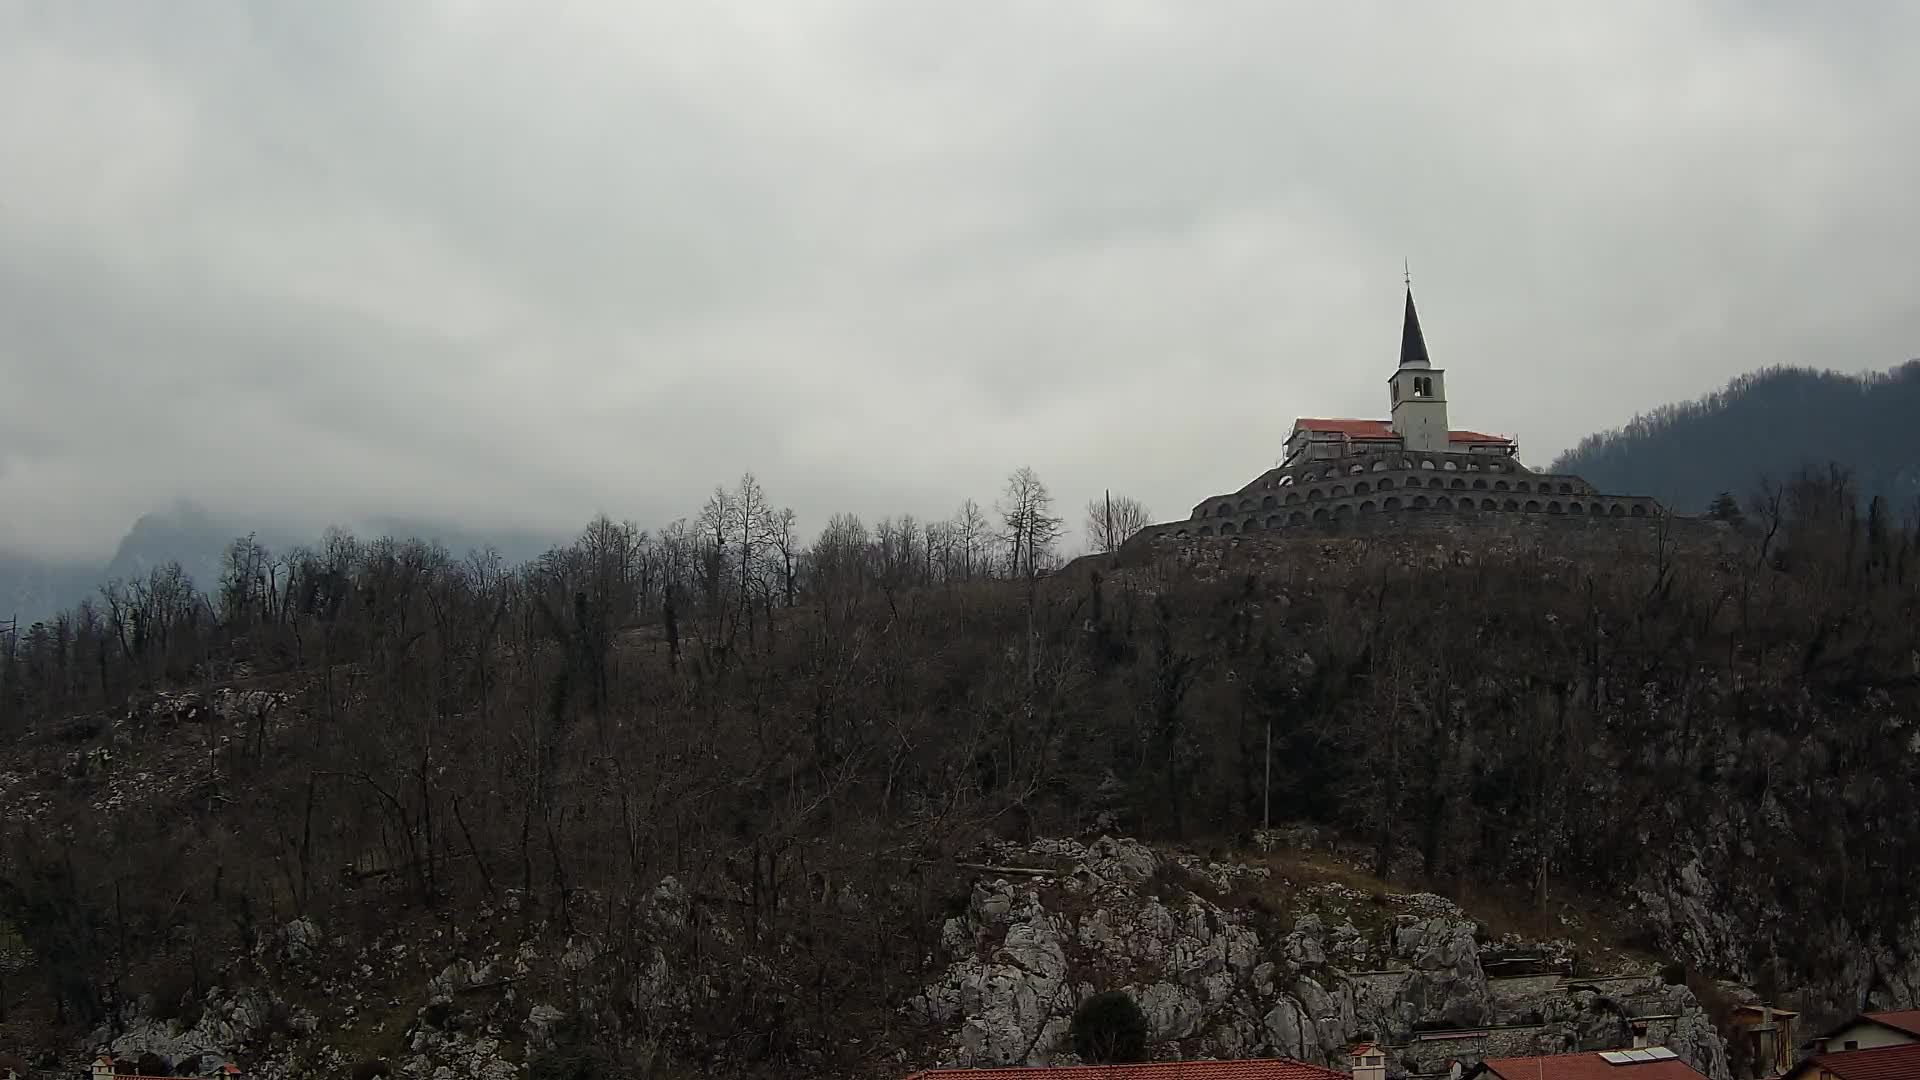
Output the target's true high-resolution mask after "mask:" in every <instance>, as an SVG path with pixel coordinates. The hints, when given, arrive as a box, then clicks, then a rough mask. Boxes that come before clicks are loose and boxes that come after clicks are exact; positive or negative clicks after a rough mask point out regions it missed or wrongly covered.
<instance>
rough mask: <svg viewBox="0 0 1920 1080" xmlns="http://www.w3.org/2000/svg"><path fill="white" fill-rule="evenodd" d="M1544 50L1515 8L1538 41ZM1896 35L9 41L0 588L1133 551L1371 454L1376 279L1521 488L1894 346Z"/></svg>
mask: <svg viewBox="0 0 1920 1080" xmlns="http://www.w3.org/2000/svg"><path fill="white" fill-rule="evenodd" d="M1556 7H1557V8H1558V10H1552V9H1553V8H1556ZM1917 36H1920V11H1916V9H1914V8H1913V7H1912V5H1904V4H1897V3H1887V4H1884V5H1878V6H1874V5H1868V4H1865V3H1862V4H1858V5H1849V6H1848V7H1847V8H1846V10H1845V11H1844V12H1841V11H1835V12H1827V11H1825V10H1824V9H1818V8H1815V7H1810V6H1807V5H1799V4H1765V5H1732V4H1724V3H1700V4H1676V3H1664V2H1662V3H1654V2H1648V3H1624V4H1614V5H1604V6H1600V7H1595V6H1592V5H1587V6H1577V5H1566V6H1558V5H1539V4H1526V3H1514V4H1508V5H1500V4H1489V5H1475V6H1473V7H1472V8H1471V9H1461V8H1458V7H1457V6H1453V7H1446V8H1438V7H1436V8H1433V9H1430V10H1407V9H1406V7H1405V6H1404V5H1387V4H1379V5H1373V4H1350V5H1340V6H1338V9H1337V10H1314V11H1311V12H1309V11H1307V10H1305V9H1301V10H1299V11H1296V12H1292V13H1289V12H1286V11H1283V10H1281V9H1280V6H1277V5H1272V4H1266V3H1254V2H1250V0H1248V2H1239V0H1221V2H1217V3H1210V4H1198V5H1197V4H1191V3H1178V2H1174V0H1167V2H1149V0H1120V2H1114V0H1099V2H1092V0H1089V2H1085V3H1053V4H1028V3H1012V2H1010V0H1009V2H999V3H971V4H959V3H937V4H936V3H926V2H908V0H885V2H881V0H874V2H871V3H835V2H828V0H818V2H804V0H803V2H796V3H792V4H778V5H768V4H750V3H738V4H724V3H716V4H697V5H689V4H665V3H662V4H651V3H649V4H634V3H630V2H624V0H622V2H613V0H608V2H604V3H587V2H581V3H572V4H566V5H511V4H491V5H489V4H480V5H475V4H466V3H461V4H454V3H430V2H425V0H422V2H418V3H411V4H385V3H375V2H372V0H354V2H335V3H328V4H311V5H304V4H291V3H290V4H243V3H239V2H214V0H206V2H200V3H183V4H169V5H145V6H141V5H134V6H127V5H115V4H92V3H84V2H82V3H70V2H62V3H49V2H32V0H16V2H7V0H0V329H3V330H4V333H3V334H0V505H5V506H6V507H7V508H8V511H9V512H8V513H7V514H5V515H0V548H19V549H25V550H29V551H34V552H40V553H47V552H56V551H66V552H72V551H79V550H84V551H87V552H90V553H99V552H103V551H105V550H107V549H109V548H110V547H111V545H112V543H113V542H114V540H115V539H117V537H118V536H119V534H120V533H121V532H122V531H123V530H124V529H125V526H126V524H127V522H129V521H130V520H131V519H132V518H133V517H134V516H136V515H137V514H138V513H140V512H142V511H144V510H146V509H149V508H151V507H154V506H157V505H163V504H165V503H166V502H168V501H170V500H171V499H172V498H174V497H176V496H186V497H190V498H193V499H195V500H197V501H199V502H201V503H203V504H205V505H208V506H210V507H213V508H215V509H217V510H222V511H226V512H230V513H253V514H260V515H272V516H274V517H275V518H276V519H278V520H301V521H321V520H326V519H330V518H337V519H349V518H351V519H360V518H364V517H366V516H370V515H377V514H395V515H408V516H413V517H420V516H441V517H446V518H450V519H454V520H458V521H463V522H467V523H470V524H484V523H498V524H512V525H521V526H555V527H567V526H571V525H574V524H577V523H578V522H580V521H582V520H584V519H585V517H587V516H588V515H590V514H592V513H595V512H597V511H602V510H605V511H608V512H611V513H613V514H615V515H616V516H631V517H634V518H636V519H638V520H641V521H644V522H657V521H662V520H665V519H668V518H671V517H673V516H679V515H681V514H685V513H689V512H691V511H693V510H695V509H697V507H698V505H699V503H700V501H701V500H702V499H703V498H704V496H705V493H706V492H707V491H708V490H710V488H711V487H712V486H713V485H714V484H715V483H719V482H727V481H729V480H731V479H732V478H734V477H736V476H737V475H738V474H739V473H740V472H742V471H744V470H748V469H751V470H754V471H755V472H757V473H758V474H759V475H760V476H761V478H762V480H763V482H765V483H766V485H767V486H768V487H769V489H770V490H771V491H772V492H773V493H774V494H775V495H776V497H778V498H780V499H781V500H783V501H786V502H790V503H791V504H793V505H794V506H795V508H796V509H798V510H799V511H800V512H801V514H802V515H803V520H805V521H806V522H808V523H810V524H812V525H816V526H817V525H818V524H819V523H820V522H822V521H823V520H824V519H825V517H826V516H827V515H828V514H829V513H831V512H833V511H835V510H838V509H851V510H855V511H859V512H863V513H866V514H869V515H877V514H880V513H887V512H898V511H913V512H916V513H919V514H923V515H926V514H939V513H944V512H946V511H947V510H949V509H950V508H951V507H952V506H953V505H955V504H957V503H958V502H959V500H960V499H962V498H964V497H966V496H969V495H971V496H974V497H977V498H981V499H983V500H985V499H988V498H990V497H991V496H992V495H993V494H994V493H995V491H996V489H997V488H998V486H999V481H1000V478H1001V477H1002V476H1004V474H1005V473H1006V471H1007V470H1008V469H1009V468H1011V467H1012V466H1015V465H1019V464H1023V463H1031V464H1032V465H1034V466H1035V467H1036V468H1037V469H1039V470H1040V472H1041V474H1042V475H1043V476H1044V477H1046V478H1047V479H1048V480H1049V481H1050V482H1051V484H1052V485H1053V487H1054V489H1055V491H1056V493H1057V494H1058V495H1059V496H1060V497H1061V498H1062V500H1063V502H1065V503H1067V504H1068V505H1077V504H1078V503H1079V502H1082V501H1084V500H1085V499H1087V498H1088V497H1090V496H1092V495H1094V494H1096V493H1097V492H1098V491H1099V490H1100V489H1101V488H1103V487H1109V486H1110V487H1112V488H1114V489H1116V490H1124V491H1128V492H1131V493H1133V494H1136V495H1138V496H1140V497H1142V498H1144V499H1145V500H1146V501H1147V502H1148V503H1149V504H1150V505H1151V506H1153V507H1154V508H1155V509H1156V510H1158V511H1159V512H1160V513H1161V515H1162V516H1173V515H1176V514H1179V513H1181V512H1183V511H1184V510H1185V509H1186V508H1187V507H1188V506H1190V505H1191V504H1192V503H1193V502H1194V501H1195V500H1197V499H1199V498H1200V497H1202V496H1204V495H1207V494H1210V493H1212V492H1214V491H1217V490H1220V489H1222V488H1225V487H1228V486H1232V485H1237V484H1239V483H1241V482H1243V481H1244V480H1245V479H1246V478H1247V477H1248V476H1250V475H1252V474H1253V473H1254V472H1256V471H1257V470H1259V469H1260V468H1262V467H1264V466H1266V465H1268V464H1270V463H1271V462H1272V461H1273V459H1274V457H1275V456H1276V455H1277V453H1278V450H1279V445H1280V441H1281V439H1282V438H1283V437H1284V435H1285V433H1286V429H1287V425H1288V422H1289V421H1290V420H1291V419H1292V418H1293V417H1294V416H1296V415H1326V414H1339V415H1376V414H1379V413H1381V412H1382V411H1383V409H1382V406H1383V404H1384V388H1383V380H1384V377H1385V375H1386V374H1387V371H1388V369H1389V366H1390V365H1391V363H1392V360H1393V357H1394V356H1395V355H1396V346H1397V334H1398V329H1399V295H1398V290H1399V275H1398V269H1399V265H1400V259H1401V257H1402V256H1411V257H1412V259H1413V265H1414V271H1415V278H1416V291H1417V293H1418V295H1419V297H1420V299H1421V307H1422V315H1423V318H1424V320H1425V321H1426V325H1427V332H1428V341H1429V343H1430V344H1431V345H1432V347H1433V350H1434V353H1435V356H1436V359H1437V360H1438V361H1440V362H1441V363H1443V364H1445V365H1446V366H1447V368H1448V370H1449V381H1450V383H1451V397H1452V400H1453V404H1454V412H1455V415H1456V417H1457V419H1458V421H1459V422H1460V423H1461V424H1462V425H1464V426H1473V427H1478V428H1484V429H1492V430H1498V431H1504V432H1509V433H1512V434H1515V435H1517V436H1518V437H1519V438H1520V439H1521V441H1522V447H1523V453H1524V456H1525V457H1527V458H1528V459H1529V460H1532V461H1535V462H1540V463H1544V462H1545V461H1546V460H1547V459H1549V458H1551V457H1552V456H1553V454H1554V453H1556V452H1557V451H1558V450H1559V449H1561V448H1563V447H1565V446H1566V445H1568V444H1569V443H1571V442H1572V441H1574V440H1575V439H1577V438H1578V437H1579V436H1581V435H1582V434H1585V433H1586V432H1588V431H1591V430H1594V429H1596V428H1599V427H1605V426H1611V425H1613V424H1617V423H1619V422H1621V421H1623V420H1625V419H1626V418H1627V417H1629V416H1630V415H1631V414H1632V413H1633V412H1635V411H1636V410H1639V409H1643V408H1647V407H1650V406H1652V405H1655V404H1658V403H1660V402H1663V401H1667V400H1672V399H1676V398H1681V397H1688V396H1692V395H1695V394H1697V393H1700V392H1702V391H1705V390H1707V389H1711V388H1712V387H1714V386H1716V385H1717V384H1719V383H1720V382H1722V381H1724V380H1725V379H1726V378H1727V377H1729V376H1731V375H1733V374H1736V373H1738V372H1741V371H1745V370H1750V369H1752V368H1755V367H1759V366H1762V365H1765V364H1771V363H1786V362H1791V363H1815V364H1823V365H1833V366H1837V367H1841V368H1845V369H1860V368H1868V367H1885V366H1889V365H1891V364H1893V363H1896V362H1899V361H1901V360H1903V359H1906V358H1908V357H1910V356H1911V355H1913V354H1914V353H1915V352H1920V350H1916V349H1915V348H1914V345H1913V343H1914V341H1915V340H1916V338H1917V337H1920V302H1917V301H1916V300H1915V294H1914V290H1913V288H1912V272H1911V269H1910V265H1911V259H1912V253H1913V252H1914V251H1915V250H1916V249H1920V243H1916V242H1917V241H1920V211H1916V209H1915V207H1914V205H1913V202H1912V200H1911V197H1910V195H1909V192H1908V189H1909V188H1910V187H1911V183H1912V177H1913V176H1914V175H1915V174H1916V171H1920V170H1916V165H1917V164H1920V151H1916V150H1915V149H1914V147H1913V144H1912V139H1911V133H1912V132H1913V131H1914V130H1920V88H1917V87H1916V83H1915V80H1914V77H1913V75H1912V73H1911V65H1910V63H1909V62H1908V60H1907V57H1906V55H1905V54H1906V43H1907V42H1910V41H1912V40H1915V39H1916V37H1917Z"/></svg>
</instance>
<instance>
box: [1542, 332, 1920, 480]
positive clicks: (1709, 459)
mask: <svg viewBox="0 0 1920 1080" xmlns="http://www.w3.org/2000/svg"><path fill="white" fill-rule="evenodd" d="M1916 415H1920V361H1912V362H1910V363H1907V364H1904V365H1902V366H1900V367H1897V368H1894V369H1893V370H1891V371H1888V372H1885V373H1882V374H1873V375H1862V376H1856V375H1843V374H1840V373H1838V372H1833V371H1815V370H1813V369H1811V368H1792V367H1780V368H1769V369H1767V370H1764V371H1758V372H1754V373H1752V374H1750V375H1742V376H1741V377H1739V378H1737V379H1735V380H1733V381H1732V382H1730V383H1728V384H1727V385H1726V387H1725V388H1724V389H1722V390H1719V391H1716V392H1715V393H1712V394H1708V395H1707V396H1705V397H1702V398H1700V399H1698V400H1696V401H1690V402H1685V403H1682V404H1678V405H1666V406H1662V407H1661V408H1658V409H1655V410H1654V411H1652V412H1649V413H1644V414H1642V415H1640V416H1636V417H1634V419H1633V420H1632V422H1630V423H1628V424H1627V425H1626V426H1625V427H1621V428H1618V429H1615V430H1613V431H1604V432H1600V433H1598V434H1595V435H1589V436H1587V437H1586V438H1585V439H1582V440H1581V441H1580V444H1579V445H1578V446H1575V447H1574V448H1573V449H1572V450H1569V451H1567V452H1566V453H1565V454H1562V455H1561V456H1560V457H1559V458H1558V459H1557V460H1555V461H1554V463H1553V467H1552V469H1551V471H1552V472H1557V473H1558V472H1570V473H1576V474H1578V475H1580V476H1583V477H1585V478H1586V479H1587V480H1589V481H1591V482H1592V483H1594V484H1596V485H1598V486H1599V487H1600V488H1601V489H1602V490H1605V491H1621V492H1631V493H1634V494H1645V495H1652V496H1655V497H1657V498H1659V499H1662V500H1664V501H1665V502H1666V503H1667V504H1668V505H1670V506H1672V507H1674V508H1676V509H1678V510H1679V511H1681V512H1682V513H1703V512H1705V510H1706V509H1707V506H1708V504H1709V503H1711V502H1712V501H1713V499H1714V497H1715V496H1716V495H1718V494H1720V493H1721V492H1723V491H1731V492H1732V494H1733V495H1734V496H1735V497H1736V498H1739V499H1742V500H1743V501H1744V500H1745V499H1747V497H1748V496H1749V494H1750V493H1752V492H1753V491H1754V490H1755V489H1756V488H1758V487H1759V486H1761V485H1762V484H1763V483H1766V482H1768V481H1772V482H1778V481H1781V480H1784V479H1785V478H1787V477H1789V476H1791V475H1792V474H1794V473H1795V472H1798V471H1799V470H1800V469H1802V468H1803V467H1805V466H1807V465H1811V464H1822V465H1824V464H1826V463H1829V462H1834V463H1838V464H1840V465H1841V466H1843V467H1845V468H1846V469H1848V470H1850V471H1851V472H1852V473H1853V475H1854V477H1855V479H1856V481H1857V483H1858V486H1859V490H1860V491H1861V493H1862V494H1863V495H1864V496H1868V497H1871V496H1874V495H1880V496H1883V497H1885V498H1887V499H1888V500H1889V501H1890V502H1891V503H1892V505H1894V506H1895V507H1898V508H1900V509H1901V510H1902V511H1903V512H1904V510H1905V508H1906V507H1908V506H1909V505H1910V504H1912V502H1913V500H1914V499H1915V498H1916V497H1920V427H1916V425H1915V424H1914V422H1913V417H1914V416H1916Z"/></svg>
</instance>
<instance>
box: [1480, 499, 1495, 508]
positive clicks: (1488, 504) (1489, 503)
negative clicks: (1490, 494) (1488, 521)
mask: <svg viewBox="0 0 1920 1080" xmlns="http://www.w3.org/2000/svg"><path fill="white" fill-rule="evenodd" d="M1480 509H1482V510H1498V509H1500V504H1499V503H1497V502H1494V501H1493V500H1492V499H1481V500H1480Z"/></svg>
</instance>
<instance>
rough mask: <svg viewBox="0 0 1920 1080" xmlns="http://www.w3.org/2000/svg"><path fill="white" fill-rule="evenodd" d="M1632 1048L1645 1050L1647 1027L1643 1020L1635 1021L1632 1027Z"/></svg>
mask: <svg viewBox="0 0 1920 1080" xmlns="http://www.w3.org/2000/svg"><path fill="white" fill-rule="evenodd" d="M1633 1048H1634V1049H1635V1050H1645V1049H1646V1048H1647V1025H1646V1021H1644V1020H1642V1021H1636V1022H1635V1023H1634V1025H1633Z"/></svg>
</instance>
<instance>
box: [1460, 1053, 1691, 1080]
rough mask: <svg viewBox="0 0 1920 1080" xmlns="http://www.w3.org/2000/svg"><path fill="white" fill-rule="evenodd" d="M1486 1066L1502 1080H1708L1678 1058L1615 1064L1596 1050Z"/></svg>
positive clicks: (1494, 1061)
mask: <svg viewBox="0 0 1920 1080" xmlns="http://www.w3.org/2000/svg"><path fill="white" fill-rule="evenodd" d="M1486 1066H1487V1071H1488V1072H1490V1073H1492V1074H1493V1075H1495V1076H1498V1077H1500V1078H1501V1080H1706V1077H1705V1076H1704V1075H1702V1074H1701V1073H1700V1072H1699V1071H1698V1070H1696V1069H1695V1068H1694V1067H1693V1066H1691V1065H1689V1064H1687V1063H1686V1062H1684V1061H1681V1060H1680V1059H1678V1058H1667V1059H1666V1060H1664V1061H1631V1062H1626V1063H1623V1064H1619V1065H1615V1064H1614V1063H1613V1062H1611V1061H1608V1060H1607V1059H1606V1058H1603V1057H1601V1056H1600V1052H1599V1051H1593V1050H1590V1051H1588V1052H1586V1053H1584V1054H1552V1055H1548V1056H1545V1057H1510V1058H1488V1059H1487V1061H1486Z"/></svg>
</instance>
